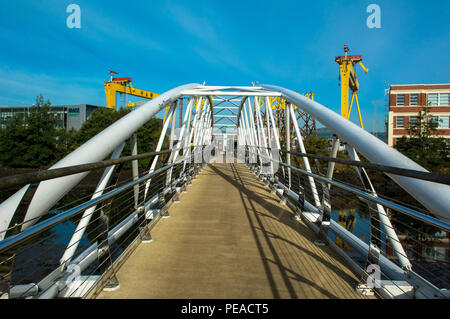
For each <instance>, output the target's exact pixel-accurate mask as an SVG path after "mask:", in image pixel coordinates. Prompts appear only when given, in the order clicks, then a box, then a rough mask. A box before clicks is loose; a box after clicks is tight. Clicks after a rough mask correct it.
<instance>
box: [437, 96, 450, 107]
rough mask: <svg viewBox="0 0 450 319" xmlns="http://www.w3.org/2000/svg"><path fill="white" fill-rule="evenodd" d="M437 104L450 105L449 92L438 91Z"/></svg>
mask: <svg viewBox="0 0 450 319" xmlns="http://www.w3.org/2000/svg"><path fill="white" fill-rule="evenodd" d="M439 105H445V106H448V105H450V93H439Z"/></svg>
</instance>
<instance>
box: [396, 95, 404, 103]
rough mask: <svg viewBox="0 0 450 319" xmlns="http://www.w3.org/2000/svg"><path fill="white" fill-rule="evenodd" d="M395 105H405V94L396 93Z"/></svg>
mask: <svg viewBox="0 0 450 319" xmlns="http://www.w3.org/2000/svg"><path fill="white" fill-rule="evenodd" d="M397 105H405V94H397Z"/></svg>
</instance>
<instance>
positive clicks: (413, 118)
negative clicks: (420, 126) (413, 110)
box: [409, 116, 419, 128]
mask: <svg viewBox="0 0 450 319" xmlns="http://www.w3.org/2000/svg"><path fill="white" fill-rule="evenodd" d="M418 119H419V117H418V116H410V117H409V127H411V128H416V127H417V121H418Z"/></svg>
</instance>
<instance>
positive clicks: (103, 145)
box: [0, 83, 450, 240]
mask: <svg viewBox="0 0 450 319" xmlns="http://www.w3.org/2000/svg"><path fill="white" fill-rule="evenodd" d="M207 88H210V89H211V88H213V89H215V90H217V89H221V88H222V87H205V86H202V85H200V84H195V83H194V84H186V85H182V86H179V87H177V88H174V89H172V90H169V91H167V92H165V93H164V94H161V95H159V96H158V97H156V98H155V99H153V100H151V101H149V102H147V103H146V104H144V105H143V106H141V107H140V108H139V109H136V110H134V111H133V112H131V113H129V114H128V115H126V116H125V117H123V118H122V119H120V120H119V121H117V122H116V123H114V124H113V125H111V126H109V127H108V128H107V129H105V130H104V131H102V132H101V133H99V134H97V135H96V136H94V137H93V138H91V139H90V140H89V141H87V142H86V143H84V144H83V145H82V146H80V147H79V148H78V149H76V150H75V151H74V152H72V153H70V154H69V155H68V156H66V157H65V158H63V159H62V160H60V161H59V162H58V163H56V164H55V165H53V166H52V167H51V168H50V169H54V168H60V167H65V166H71V165H78V164H85V163H90V162H96V161H100V160H103V159H104V158H105V157H106V156H108V154H110V153H112V152H113V151H114V149H115V148H116V147H117V146H118V145H120V144H121V143H123V142H124V141H126V140H127V139H128V138H130V137H131V135H132V134H133V133H134V132H136V131H137V130H138V129H139V128H140V127H141V126H142V125H144V124H145V123H146V122H147V121H148V120H149V119H150V118H152V117H153V116H155V115H156V114H157V113H158V112H159V111H161V110H162V109H163V108H164V107H165V106H166V105H168V104H171V103H173V102H174V101H175V100H177V99H178V98H179V97H181V96H183V95H196V94H199V95H203V93H205V94H204V95H206V96H207V99H208V101H209V104H210V107H211V116H212V115H213V112H212V108H213V107H214V104H213V100H212V97H211V96H210V95H211V94H210V93H211V92H209V91H205V92H203V91H204V90H205V89H207ZM223 88H226V89H236V90H239V91H241V93H242V94H241V95H243V96H244V98H243V99H242V101H241V106H240V109H239V111H241V109H242V105H243V104H244V103H245V100H246V99H247V97H245V96H246V95H248V96H250V95H252V96H255V95H258V93H259V94H261V95H262V96H264V95H267V94H269V93H270V94H275V92H276V94H277V95H278V96H279V95H281V96H282V98H284V99H286V100H287V101H288V102H290V103H292V104H294V105H297V106H298V107H300V108H302V109H303V111H305V112H307V113H309V114H311V115H312V116H313V117H314V118H316V119H317V120H318V121H320V122H321V123H322V124H323V125H325V126H326V127H328V128H329V129H331V130H332V131H333V132H334V133H336V134H337V135H338V136H339V138H340V139H342V140H343V141H345V142H347V143H348V144H349V145H351V146H353V147H354V148H355V149H356V150H358V151H359V152H360V153H361V154H362V155H363V156H365V157H366V158H368V159H369V160H370V161H372V162H374V163H379V164H384V165H388V166H397V167H402V168H409V169H414V170H419V171H426V170H425V169H424V168H423V167H421V166H420V165H418V164H417V163H415V162H414V161H412V160H410V159H409V158H407V157H406V156H404V155H402V154H401V153H399V152H398V151H396V150H395V149H393V148H391V147H389V146H388V145H386V144H385V143H384V142H382V141H381V140H379V139H378V138H376V137H375V136H373V135H372V134H370V133H368V132H367V131H364V130H363V129H361V128H360V127H358V126H357V125H355V124H354V123H352V122H350V121H348V120H346V119H344V118H343V117H341V116H340V115H339V114H337V113H335V112H333V111H331V110H330V109H328V108H326V107H325V106H323V105H321V104H319V103H317V102H315V101H312V100H310V99H308V98H306V97H304V96H302V95H300V94H298V93H295V92H294V91H291V90H288V89H285V88H281V87H278V86H273V85H261V84H259V86H258V87H223ZM267 91H271V92H267ZM202 92H203V93H202ZM214 92H215V91H213V93H214ZM238 115H240V112H239V113H238ZM238 123H239V122H238ZM86 175H87V173H80V174H76V175H72V176H66V177H61V178H57V179H54V180H48V181H44V182H41V183H40V184H39V186H38V188H37V190H36V192H35V194H34V197H33V199H32V201H31V203H30V205H29V207H28V210H27V213H26V216H25V220H30V219H31V220H32V221H30V222H28V223H26V224H24V225H23V226H22V230H24V229H26V228H27V227H29V226H31V225H33V224H34V222H35V221H36V220H37V218H36V217H39V216H41V215H42V214H43V213H45V212H47V211H48V210H49V209H50V208H52V207H53V206H54V205H55V203H56V202H57V201H58V200H60V199H61V198H62V197H63V196H64V195H65V194H67V192H69V191H70V190H71V189H72V188H73V187H74V186H75V185H77V184H78V183H79V182H80V181H81V180H82V179H83V178H84V177H85V176H86ZM388 175H389V176H390V177H391V178H392V179H393V180H394V181H395V182H396V183H397V184H399V185H400V186H401V187H402V188H404V189H405V190H406V191H407V192H409V193H410V194H411V195H413V196H414V197H415V198H416V199H417V200H418V201H419V202H421V203H422V204H423V205H424V206H425V207H426V208H427V209H429V210H430V212H432V213H433V214H435V215H436V216H438V217H440V218H442V219H447V220H448V219H450V186H448V185H443V184H437V183H433V182H427V181H423V180H417V179H413V178H409V177H402V176H397V175H392V174H388ZM28 187H29V185H26V186H24V187H23V188H22V189H21V190H19V191H18V192H16V193H15V194H14V195H13V196H11V197H10V198H8V199H7V200H6V201H4V202H3V203H1V204H0V240H1V239H3V237H4V235H5V232H2V230H5V229H7V227H8V226H9V224H10V222H11V219H12V217H13V216H14V213H15V211H16V209H17V207H18V205H19V203H20V201H21V199H22V197H23V196H24V194H25V192H26V190H27V189H28Z"/></svg>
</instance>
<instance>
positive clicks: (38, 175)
mask: <svg viewBox="0 0 450 319" xmlns="http://www.w3.org/2000/svg"><path fill="white" fill-rule="evenodd" d="M181 149H183V148H175V149H167V150H163V151H159V152H148V153H143V154H138V155H132V156H124V157H121V158H117V159H110V160H105V161H101V162H93V163H87V164H80V165H73V166H66V167H60V168H55V169H49V170H44V171H37V172H31V173H25V174H19V175H12V176H6V177H3V178H0V189H5V188H11V187H15V186H22V185H25V184H32V183H37V182H41V181H45V180H49V179H54V178H58V177H63V176H68V175H74V174H78V173H83V172H88V171H92V170H95V169H100V168H105V167H108V166H111V165H117V164H122V163H126V162H131V161H133V160H139V159H144V158H148V157H152V156H155V155H161V154H166V153H170V152H173V151H178V150H181Z"/></svg>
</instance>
